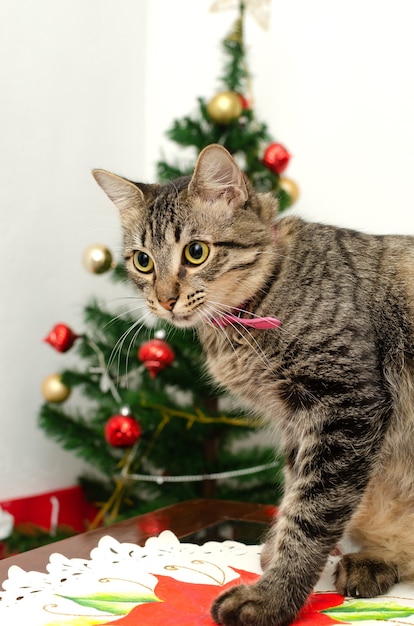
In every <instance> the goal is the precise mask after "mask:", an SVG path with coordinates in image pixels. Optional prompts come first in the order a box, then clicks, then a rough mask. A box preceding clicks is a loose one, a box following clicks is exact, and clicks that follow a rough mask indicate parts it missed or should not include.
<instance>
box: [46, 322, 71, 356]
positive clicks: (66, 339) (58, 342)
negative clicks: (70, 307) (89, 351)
mask: <svg viewBox="0 0 414 626" xmlns="http://www.w3.org/2000/svg"><path fill="white" fill-rule="evenodd" d="M78 337H80V335H76V334H75V333H74V332H73V330H71V329H70V328H69V326H66V324H56V325H55V326H54V327H53V328H52V330H51V331H50V333H49V334H48V336H47V337H45V338H44V339H43V341H45V342H46V343H49V344H50V345H51V346H52V347H53V348H55V350H57V351H58V352H67V351H68V350H70V348H71V347H72V346H73V344H74V343H75V341H76V339H77V338H78Z"/></svg>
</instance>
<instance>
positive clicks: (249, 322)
mask: <svg viewBox="0 0 414 626" xmlns="http://www.w3.org/2000/svg"><path fill="white" fill-rule="evenodd" d="M272 235H273V240H274V241H275V242H276V228H275V226H272ZM211 324H212V325H213V326H218V327H219V328H225V327H226V326H232V325H233V324H240V326H244V327H245V328H260V329H266V328H278V327H279V326H280V324H281V321H280V320H278V319H277V317H254V318H252V319H249V318H244V317H239V316H238V315H233V314H231V313H224V315H222V316H221V317H215V318H213V319H212V320H211Z"/></svg>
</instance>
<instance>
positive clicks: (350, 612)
mask: <svg viewBox="0 0 414 626" xmlns="http://www.w3.org/2000/svg"><path fill="white" fill-rule="evenodd" d="M321 613H324V614H325V615H328V616H329V617H331V618H332V619H335V620H338V621H340V622H364V621H367V620H380V621H387V620H391V619H396V618H398V617H409V616H410V615H414V607H412V606H400V605H399V604H397V603H396V602H368V601H366V600H345V602H344V604H341V605H340V606H336V607H332V608H330V609H325V610H324V611H321Z"/></svg>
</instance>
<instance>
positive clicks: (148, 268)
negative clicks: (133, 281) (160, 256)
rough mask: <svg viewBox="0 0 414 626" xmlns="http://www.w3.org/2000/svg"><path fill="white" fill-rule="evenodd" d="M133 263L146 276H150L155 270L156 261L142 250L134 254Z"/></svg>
mask: <svg viewBox="0 0 414 626" xmlns="http://www.w3.org/2000/svg"><path fill="white" fill-rule="evenodd" d="M133 261H134V266H135V268H136V269H137V270H138V271H139V272H143V273H144V274H149V273H150V272H152V271H153V269H154V261H153V260H152V259H151V257H150V256H149V254H147V253H146V252H143V251H142V250H137V251H136V252H134V256H133Z"/></svg>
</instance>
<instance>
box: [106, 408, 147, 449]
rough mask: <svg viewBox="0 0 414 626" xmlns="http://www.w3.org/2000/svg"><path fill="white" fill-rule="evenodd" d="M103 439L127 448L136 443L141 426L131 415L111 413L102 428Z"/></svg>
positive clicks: (112, 444)
mask: <svg viewBox="0 0 414 626" xmlns="http://www.w3.org/2000/svg"><path fill="white" fill-rule="evenodd" d="M104 434H105V440H106V442H107V443H109V444H110V445H111V446H114V447H116V448H128V447H130V446H133V445H134V443H136V442H137V441H138V439H139V437H140V435H141V426H140V425H139V423H138V422H137V420H136V419H135V417H132V415H123V414H121V413H120V414H119V415H112V417H110V418H109V419H108V421H107V422H106V424H105V428H104Z"/></svg>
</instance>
